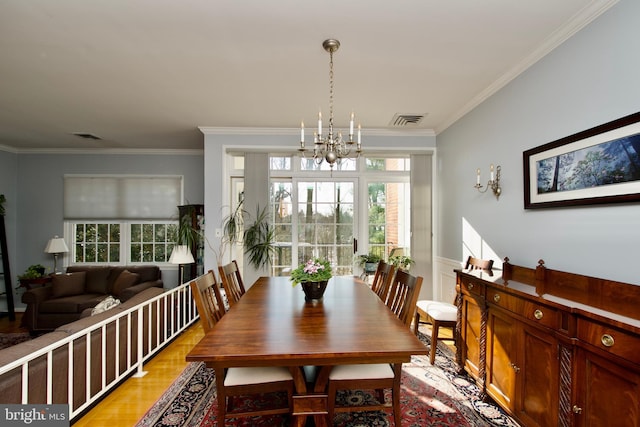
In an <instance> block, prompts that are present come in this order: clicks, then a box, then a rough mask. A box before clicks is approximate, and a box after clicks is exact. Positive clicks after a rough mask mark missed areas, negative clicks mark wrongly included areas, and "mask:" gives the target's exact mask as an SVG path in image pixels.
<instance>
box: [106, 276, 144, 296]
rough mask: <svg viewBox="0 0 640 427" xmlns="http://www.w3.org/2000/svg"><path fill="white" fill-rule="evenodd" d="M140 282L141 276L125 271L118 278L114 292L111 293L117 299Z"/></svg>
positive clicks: (114, 284)
mask: <svg viewBox="0 0 640 427" xmlns="http://www.w3.org/2000/svg"><path fill="white" fill-rule="evenodd" d="M138 280H140V275H139V274H137V273H132V272H130V271H129V270H123V271H122V273H120V275H119V276H118V278H117V279H116V281H115V282H113V290H112V291H111V293H112V294H113V295H115V296H116V297H119V296H120V293H121V292H122V291H123V290H124V289H126V288H128V287H130V286H133V285H135V284H136V283H138Z"/></svg>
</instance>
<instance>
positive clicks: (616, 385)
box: [573, 348, 640, 427]
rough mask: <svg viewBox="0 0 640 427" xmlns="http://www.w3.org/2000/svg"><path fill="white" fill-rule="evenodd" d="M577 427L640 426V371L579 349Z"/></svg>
mask: <svg viewBox="0 0 640 427" xmlns="http://www.w3.org/2000/svg"><path fill="white" fill-rule="evenodd" d="M576 372H577V379H576V383H577V384H576V386H577V387H576V391H577V397H576V400H575V404H574V405H573V411H574V416H575V426H576V427H599V426H602V427H608V426H614V425H615V426H616V427H627V426H628V427H632V426H633V427H637V426H640V404H639V402H638V401H639V399H640V372H638V371H637V370H629V369H625V368H623V367H622V366H620V365H618V364H616V363H613V362H612V361H609V360H607V359H605V358H602V357H600V356H598V355H596V354H594V353H592V352H590V351H587V350H585V349H582V348H578V351H577V357H576Z"/></svg>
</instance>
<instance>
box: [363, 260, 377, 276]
mask: <svg viewBox="0 0 640 427" xmlns="http://www.w3.org/2000/svg"><path fill="white" fill-rule="evenodd" d="M377 269H378V263H377V262H365V263H364V271H365V273H367V274H373V273H375V272H376V270H377Z"/></svg>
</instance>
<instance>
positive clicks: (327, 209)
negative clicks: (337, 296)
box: [271, 177, 358, 276]
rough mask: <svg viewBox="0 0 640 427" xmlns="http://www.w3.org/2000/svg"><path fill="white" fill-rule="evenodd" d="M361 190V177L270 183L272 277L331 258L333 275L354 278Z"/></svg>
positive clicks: (305, 179)
mask: <svg viewBox="0 0 640 427" xmlns="http://www.w3.org/2000/svg"><path fill="white" fill-rule="evenodd" d="M357 188H358V180H357V178H349V179H338V180H331V179H328V180H327V179H310V178H308V177H305V178H293V179H290V180H277V179H274V180H272V182H271V203H272V206H271V207H272V213H273V225H274V230H275V240H276V248H277V250H276V255H275V259H274V262H273V266H272V269H273V270H272V274H273V275H276V276H277V275H282V274H286V273H287V272H288V271H290V269H291V268H295V267H296V266H297V265H299V264H301V263H303V262H306V261H307V260H309V259H310V258H313V257H320V258H324V259H328V260H329V261H330V262H331V264H332V267H333V272H334V275H351V274H353V262H354V238H355V237H356V236H357V230H358V227H357V218H358V212H357V201H358V197H357Z"/></svg>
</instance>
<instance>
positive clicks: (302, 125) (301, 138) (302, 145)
mask: <svg viewBox="0 0 640 427" xmlns="http://www.w3.org/2000/svg"><path fill="white" fill-rule="evenodd" d="M300 148H304V122H300Z"/></svg>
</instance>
